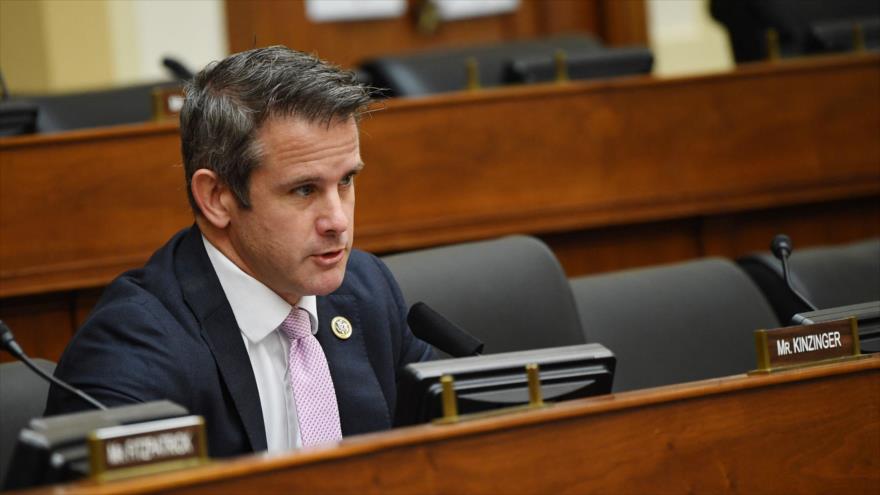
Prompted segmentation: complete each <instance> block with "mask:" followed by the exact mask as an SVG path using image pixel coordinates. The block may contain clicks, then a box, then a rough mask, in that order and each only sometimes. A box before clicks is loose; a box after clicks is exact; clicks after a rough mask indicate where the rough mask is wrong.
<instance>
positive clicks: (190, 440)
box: [89, 416, 208, 482]
mask: <svg viewBox="0 0 880 495" xmlns="http://www.w3.org/2000/svg"><path fill="white" fill-rule="evenodd" d="M207 461H208V448H207V441H206V435H205V420H204V419H203V418H202V417H201V416H184V417H181V418H171V419H161V420H158V421H150V422H147V423H137V424H132V425H123V426H110V427H107V428H100V429H98V430H95V431H93V432H92V433H91V434H89V462H90V464H91V468H92V471H91V475H92V477H93V478H94V479H96V480H97V481H101V482H103V481H109V480H116V479H121V478H131V477H135V476H142V475H147V474H154V473H159V472H163V471H171V470H175V469H181V468H186V467H192V466H198V465H200V464H204V463H206V462H207Z"/></svg>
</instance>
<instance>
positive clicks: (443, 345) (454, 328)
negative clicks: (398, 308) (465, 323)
mask: <svg viewBox="0 0 880 495" xmlns="http://www.w3.org/2000/svg"><path fill="white" fill-rule="evenodd" d="M406 322H407V323H409V328H410V329H411V330H412V332H413V334H415V336H416V337H418V338H420V339H422V340H424V341H425V342H427V343H429V344H431V345H432V346H434V347H436V348H437V349H440V350H441V351H443V352H445V353H446V354H449V355H450V356H452V357H465V356H479V355H480V354H481V353H482V352H483V343H482V342H480V341H479V340H478V339H477V338H476V337H474V336H473V335H471V334H469V333H467V332H466V331H464V330H462V329H461V328H460V327H459V326H458V325H456V324H455V323H452V322H451V321H449V320H447V319H446V318H444V317H443V315H441V314H440V313H438V312H436V311H434V310H433V309H431V308H430V307H428V305H427V304H425V303H423V302H417V303H415V304H413V306H412V308H410V310H409V314H408V315H407V317H406Z"/></svg>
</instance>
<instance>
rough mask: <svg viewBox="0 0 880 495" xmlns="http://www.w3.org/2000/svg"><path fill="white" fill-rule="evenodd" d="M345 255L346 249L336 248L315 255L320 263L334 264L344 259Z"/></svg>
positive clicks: (325, 264)
mask: <svg viewBox="0 0 880 495" xmlns="http://www.w3.org/2000/svg"><path fill="white" fill-rule="evenodd" d="M344 256H345V249H336V250H332V251H324V252H321V253H318V254H316V255H314V256H313V258H314V259H315V261H317V262H318V264H319V265H324V266H333V265H335V264H336V263H339V262H340V261H342V258H343V257H344Z"/></svg>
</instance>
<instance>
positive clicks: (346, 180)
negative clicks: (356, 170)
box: [339, 174, 354, 186]
mask: <svg viewBox="0 0 880 495" xmlns="http://www.w3.org/2000/svg"><path fill="white" fill-rule="evenodd" d="M339 184H340V185H342V186H350V185H352V184H354V174H348V175H346V176H345V177H343V178H342V180H341V181H339Z"/></svg>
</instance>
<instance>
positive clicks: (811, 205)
mask: <svg viewBox="0 0 880 495" xmlns="http://www.w3.org/2000/svg"><path fill="white" fill-rule="evenodd" d="M878 87H880V55H877V54H866V55H852V56H842V57H828V58H815V59H804V60H796V61H786V62H783V63H778V64H758V65H754V66H747V67H743V68H740V69H738V70H737V71H735V72H731V73H724V74H714V75H708V76H701V77H691V78H681V79H669V80H656V79H653V78H650V77H640V78H632V79H621V80H614V81H606V82H577V83H571V84H565V85H552V84H551V85H543V86H530V87H519V88H507V89H499V90H492V91H485V92H479V93H461V94H451V95H442V96H437V97H431V98H424V99H412V100H392V101H388V102H386V103H383V104H381V105H380V107H382V108H383V109H382V110H380V111H377V112H376V113H375V115H372V116H368V117H366V118H365V119H364V121H363V124H362V129H363V132H362V138H361V148H362V155H363V158H364V161H365V162H366V164H367V168H366V170H365V171H364V173H363V174H362V175H361V176H360V177H359V178H358V186H357V187H358V206H357V230H356V232H357V235H356V236H355V244H356V246H358V247H361V248H363V249H367V250H371V251H373V252H376V253H378V254H382V253H389V252H395V251H400V250H407V249H414V248H421V247H427V246H433V245H438V244H448V243H455V242H462V241H468V240H476V239H484V238H488V237H493V236H500V235H506V234H513V233H527V234H533V235H538V236H541V237H542V238H543V239H544V240H545V241H546V242H548V244H550V246H551V248H553V250H554V252H555V253H556V255H557V257H559V258H560V261H561V262H562V264H563V266H564V268H565V269H566V271H567V273H568V274H569V275H570V276H574V275H579V274H585V273H595V272H603V271H610V270H616V269H622V268H629V267H634V266H644V265H650V264H657V263H663V262H672V261H680V260H685V259H690V258H696V257H700V256H707V255H717V256H727V257H735V256H739V255H742V254H746V253H748V252H750V251H753V250H766V249H767V243H768V242H769V240H770V239H771V238H772V236H773V235H774V234H776V233H778V232H780V231H786V232H787V233H788V234H790V235H791V236H792V237H793V239H794V240H795V242H796V244H797V246H799V247H804V246H809V245H815V244H832V243H840V242H846V241H851V240H856V239H862V238H866V237H870V236H876V235H880V137H878V136H880V92H878V90H877V88H878ZM179 146H180V144H179V137H178V131H177V128H176V127H175V126H174V125H167V124H166V125H161V124H144V125H136V126H129V127H121V128H112V129H102V130H92V131H81V132H71V133H66V134H58V135H45V136H29V137H18V138H9V139H0V174H2V175H0V179H2V180H0V317H2V318H4V319H5V320H7V321H8V322H9V323H10V324H12V325H13V328H14V329H16V330H17V331H18V333H19V337H20V339H29V340H27V341H25V340H22V343H23V344H26V345H27V346H28V348H29V349H35V348H36V349H39V352H37V351H32V352H33V353H34V355H36V356H40V357H45V358H48V359H57V358H58V355H59V354H60V348H59V347H62V348H63V344H64V342H66V340H67V338H68V337H67V336H69V335H70V334H71V333H72V332H73V331H74V329H75V328H77V327H78V326H79V325H80V324H81V322H82V321H83V319H84V317H85V315H86V314H87V313H88V311H89V310H90V309H91V306H92V305H93V304H94V301H95V297H96V294H97V290H96V291H94V292H90V291H89V289H92V288H94V289H98V288H100V287H102V286H103V285H105V284H106V283H108V282H109V281H110V280H111V279H112V278H113V277H115V276H116V275H118V274H119V273H120V272H122V271H123V270H125V269H128V268H134V267H137V266H139V265H141V264H142V263H143V262H144V261H146V259H147V258H148V256H149V255H150V254H151V253H152V252H153V251H154V250H155V249H156V248H158V247H159V246H160V245H161V244H162V243H164V242H165V241H166V240H167V239H168V238H169V237H170V236H171V235H172V234H173V233H174V232H175V231H177V230H178V229H180V228H183V227H185V226H187V225H189V224H191V222H192V215H191V213H190V211H189V208H188V206H187V204H186V199H185V191H184V180H183V171H182V170H181V165H180V156H179ZM40 294H48V295H46V296H39V295H40ZM46 342H60V344H58V345H57V346H56V347H53V348H48V347H46V346H47V344H46ZM0 359H2V358H0Z"/></svg>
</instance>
